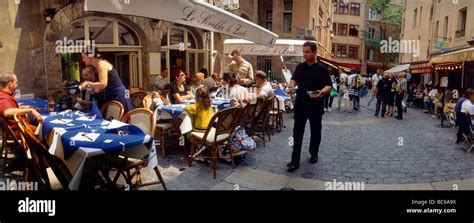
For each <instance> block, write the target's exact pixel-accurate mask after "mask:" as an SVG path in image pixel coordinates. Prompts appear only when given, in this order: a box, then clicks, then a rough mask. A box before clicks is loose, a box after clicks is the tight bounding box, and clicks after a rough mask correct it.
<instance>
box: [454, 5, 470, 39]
mask: <svg viewBox="0 0 474 223" xmlns="http://www.w3.org/2000/svg"><path fill="white" fill-rule="evenodd" d="M466 18H467V8H463V9H461V10H459V17H458V30H457V31H456V38H460V37H463V36H464V35H465V34H466Z"/></svg>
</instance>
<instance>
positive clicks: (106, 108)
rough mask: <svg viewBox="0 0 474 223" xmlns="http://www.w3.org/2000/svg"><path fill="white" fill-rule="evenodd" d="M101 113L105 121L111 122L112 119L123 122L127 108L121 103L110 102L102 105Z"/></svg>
mask: <svg viewBox="0 0 474 223" xmlns="http://www.w3.org/2000/svg"><path fill="white" fill-rule="evenodd" d="M100 112H101V113H102V115H103V117H104V119H107V120H109V121H111V120H112V119H115V120H122V118H123V114H124V112H125V108H124V107H123V105H122V103H120V102H119V101H109V102H107V103H105V104H104V105H102V108H100Z"/></svg>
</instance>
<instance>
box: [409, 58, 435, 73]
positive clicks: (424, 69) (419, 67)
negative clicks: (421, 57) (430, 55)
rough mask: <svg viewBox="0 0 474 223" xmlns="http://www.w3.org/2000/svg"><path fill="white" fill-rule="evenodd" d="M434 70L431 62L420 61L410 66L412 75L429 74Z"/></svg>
mask: <svg viewBox="0 0 474 223" xmlns="http://www.w3.org/2000/svg"><path fill="white" fill-rule="evenodd" d="M432 70H433V68H432V66H431V63H430V61H429V60H426V61H418V62H413V63H411V64H410V73H411V74H427V73H431V72H432Z"/></svg>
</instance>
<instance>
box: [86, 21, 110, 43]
mask: <svg viewBox="0 0 474 223" xmlns="http://www.w3.org/2000/svg"><path fill="white" fill-rule="evenodd" d="M89 33H90V39H91V40H95V43H96V44H113V43H114V28H113V22H112V21H110V20H103V19H90V20H89Z"/></svg>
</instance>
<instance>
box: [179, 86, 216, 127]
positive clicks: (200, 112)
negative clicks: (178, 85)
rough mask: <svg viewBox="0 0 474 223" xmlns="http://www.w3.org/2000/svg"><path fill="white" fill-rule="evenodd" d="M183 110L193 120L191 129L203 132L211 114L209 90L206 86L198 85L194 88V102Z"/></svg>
mask: <svg viewBox="0 0 474 223" xmlns="http://www.w3.org/2000/svg"><path fill="white" fill-rule="evenodd" d="M184 111H186V112H187V113H188V115H190V116H191V119H192V120H194V121H193V131H196V132H205V131H206V129H207V126H208V125H209V122H210V121H211V118H212V114H213V112H212V103H211V97H210V95H209V90H208V89H207V88H206V87H199V88H198V89H197V90H196V104H192V105H187V106H186V107H184Z"/></svg>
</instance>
